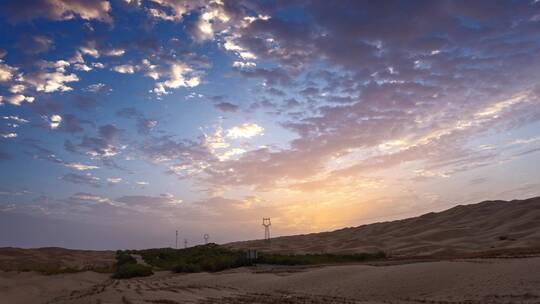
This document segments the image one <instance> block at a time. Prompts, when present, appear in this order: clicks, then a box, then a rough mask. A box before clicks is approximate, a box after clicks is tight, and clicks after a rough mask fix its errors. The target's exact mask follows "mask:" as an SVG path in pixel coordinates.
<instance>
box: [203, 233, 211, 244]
mask: <svg viewBox="0 0 540 304" xmlns="http://www.w3.org/2000/svg"><path fill="white" fill-rule="evenodd" d="M203 238H204V244H205V245H206V244H208V239H209V238H210V236H209V235H208V233H205V234H204V236H203Z"/></svg>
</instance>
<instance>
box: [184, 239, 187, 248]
mask: <svg viewBox="0 0 540 304" xmlns="http://www.w3.org/2000/svg"><path fill="white" fill-rule="evenodd" d="M184 248H187V239H184Z"/></svg>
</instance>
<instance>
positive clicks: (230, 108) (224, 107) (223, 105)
mask: <svg viewBox="0 0 540 304" xmlns="http://www.w3.org/2000/svg"><path fill="white" fill-rule="evenodd" d="M215 107H216V108H217V109H218V110H220V111H222V112H236V111H238V108H239V107H238V106H237V105H235V104H232V103H230V102H226V101H225V102H220V103H217V104H215Z"/></svg>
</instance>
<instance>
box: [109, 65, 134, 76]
mask: <svg viewBox="0 0 540 304" xmlns="http://www.w3.org/2000/svg"><path fill="white" fill-rule="evenodd" d="M113 71H115V72H118V73H121V74H133V73H135V67H134V66H132V65H129V64H123V65H117V66H115V67H113Z"/></svg>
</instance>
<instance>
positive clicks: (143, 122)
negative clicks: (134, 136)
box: [116, 107, 158, 135]
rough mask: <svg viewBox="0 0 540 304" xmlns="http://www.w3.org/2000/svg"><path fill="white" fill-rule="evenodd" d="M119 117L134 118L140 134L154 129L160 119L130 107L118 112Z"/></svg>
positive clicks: (145, 133) (146, 133)
mask: <svg viewBox="0 0 540 304" xmlns="http://www.w3.org/2000/svg"><path fill="white" fill-rule="evenodd" d="M116 115H117V116H118V117H123V118H129V119H134V120H135V122H136V127H137V132H138V133H139V134H143V135H148V134H150V132H151V131H152V129H154V128H155V127H156V126H157V124H158V121H157V120H156V119H151V118H146V117H145V116H144V115H143V113H141V112H140V111H139V110H137V109H135V108H133V107H129V108H123V109H121V110H119V111H117V112H116Z"/></svg>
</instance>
